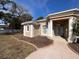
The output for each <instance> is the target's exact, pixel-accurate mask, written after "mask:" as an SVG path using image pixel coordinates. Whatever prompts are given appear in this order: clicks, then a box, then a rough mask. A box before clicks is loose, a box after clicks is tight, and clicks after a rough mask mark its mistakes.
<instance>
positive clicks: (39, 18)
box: [36, 16, 44, 20]
mask: <svg viewBox="0 0 79 59" xmlns="http://www.w3.org/2000/svg"><path fill="white" fill-rule="evenodd" d="M41 19H44V17H42V16H40V17H38V18H37V19H36V20H41Z"/></svg>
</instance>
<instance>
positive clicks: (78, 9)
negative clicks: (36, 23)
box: [47, 8, 79, 17]
mask: <svg viewBox="0 0 79 59" xmlns="http://www.w3.org/2000/svg"><path fill="white" fill-rule="evenodd" d="M73 11H78V12H79V8H74V9H69V10H65V11H61V12H56V13H51V14H48V16H47V17H49V16H53V15H57V14H62V13H67V12H73Z"/></svg>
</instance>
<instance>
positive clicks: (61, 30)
mask: <svg viewBox="0 0 79 59" xmlns="http://www.w3.org/2000/svg"><path fill="white" fill-rule="evenodd" d="M54 29H55V30H54V31H55V35H56V36H62V37H63V35H64V26H63V25H62V24H56V25H55V28H54Z"/></svg>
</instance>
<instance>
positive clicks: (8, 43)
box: [0, 35, 36, 59]
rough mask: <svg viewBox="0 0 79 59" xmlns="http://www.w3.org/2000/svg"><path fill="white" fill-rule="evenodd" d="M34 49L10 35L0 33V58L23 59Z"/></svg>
mask: <svg viewBox="0 0 79 59" xmlns="http://www.w3.org/2000/svg"><path fill="white" fill-rule="evenodd" d="M35 50H36V49H35V48H34V47H33V46H31V45H29V44H27V43H25V42H22V41H20V40H19V41H18V40H16V39H14V38H12V36H11V35H0V59H25V57H27V56H28V55H29V54H30V53H32V52H33V51H35Z"/></svg>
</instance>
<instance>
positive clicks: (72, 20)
mask: <svg viewBox="0 0 79 59" xmlns="http://www.w3.org/2000/svg"><path fill="white" fill-rule="evenodd" d="M75 19H76V18H75V17H70V18H69V34H68V42H70V43H72V42H73V23H74V20H75Z"/></svg>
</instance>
